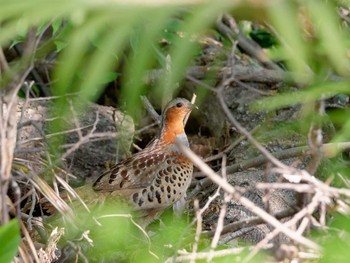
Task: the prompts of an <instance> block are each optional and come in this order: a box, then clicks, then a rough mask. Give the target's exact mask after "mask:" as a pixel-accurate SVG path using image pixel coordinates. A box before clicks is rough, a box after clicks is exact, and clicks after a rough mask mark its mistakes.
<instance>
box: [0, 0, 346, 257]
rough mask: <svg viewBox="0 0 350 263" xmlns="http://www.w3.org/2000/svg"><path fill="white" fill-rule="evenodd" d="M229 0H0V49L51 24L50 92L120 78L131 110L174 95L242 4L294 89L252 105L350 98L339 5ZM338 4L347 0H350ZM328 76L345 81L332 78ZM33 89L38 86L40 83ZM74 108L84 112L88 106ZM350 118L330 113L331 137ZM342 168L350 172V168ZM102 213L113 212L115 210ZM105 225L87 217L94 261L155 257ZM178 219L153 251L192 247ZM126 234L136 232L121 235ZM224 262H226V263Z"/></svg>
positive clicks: (125, 223)
mask: <svg viewBox="0 0 350 263" xmlns="http://www.w3.org/2000/svg"><path fill="white" fill-rule="evenodd" d="M233 2H234V1H203V3H201V4H198V5H194V6H191V5H185V6H184V5H179V4H176V3H175V4H174V3H171V4H164V5H147V4H139V5H135V4H130V3H128V2H127V1H125V2H124V3H123V1H112V0H110V1H108V0H107V1H97V0H96V1H91V0H60V1H47V0H26V1H24V0H11V1H9V0H0V5H1V8H0V29H1V30H0V45H1V46H2V47H4V46H10V45H15V44H17V43H23V42H24V41H25V39H26V34H27V33H28V31H29V29H31V28H35V29H36V32H37V35H39V34H40V33H41V32H42V30H43V28H45V27H46V26H47V25H51V27H52V35H51V36H50V37H51V39H50V40H49V41H51V42H50V43H46V46H45V48H44V47H42V46H41V48H42V49H40V50H38V54H37V56H38V57H39V58H41V57H44V56H45V55H46V54H47V53H49V52H55V54H57V55H58V58H57V63H56V65H55V67H54V70H53V71H54V74H53V80H54V81H53V83H54V84H53V87H52V94H53V95H66V94H67V93H73V92H77V93H79V100H82V101H83V100H85V99H86V100H87V101H88V100H96V99H97V98H98V97H99V96H100V94H101V93H102V92H103V89H104V87H105V85H106V84H107V83H108V82H110V81H115V80H118V83H119V84H120V85H121V87H120V89H121V94H120V95H119V94H118V96H119V99H120V101H122V102H123V103H125V104H126V105H127V110H128V112H129V113H131V114H132V115H134V116H136V115H137V114H138V112H139V109H140V103H139V96H140V95H141V94H145V93H148V92H149V93H152V96H154V97H155V98H157V99H158V101H159V102H160V104H161V103H164V102H166V101H167V100H168V99H169V98H170V97H173V96H176V94H177V92H178V87H179V86H180V85H181V83H182V81H183V79H184V76H185V74H186V70H187V69H188V67H189V66H190V65H191V63H192V62H193V59H194V58H195V56H196V55H197V54H198V53H199V47H200V44H199V42H200V41H199V39H200V38H201V36H203V35H204V34H205V33H206V32H208V31H210V30H212V27H213V24H214V23H215V20H216V19H217V17H218V16H219V15H220V14H222V13H223V12H231V13H232V14H233V15H241V14H247V13H246V12H245V13H241V12H240V11H241V9H240V7H242V6H243V7H244V8H246V7H247V6H248V9H247V8H246V9H244V10H248V11H250V14H249V17H254V18H257V19H259V18H261V17H263V18H264V20H265V21H267V24H269V25H271V28H272V29H273V30H269V32H271V34H270V33H266V32H265V31H256V32H252V33H254V36H253V35H252V38H253V39H257V40H258V39H259V40H261V41H262V42H261V43H263V45H262V46H267V47H268V46H271V45H274V44H275V43H276V41H277V42H278V45H275V46H274V48H273V50H272V51H271V52H272V54H273V58H274V59H276V60H278V61H283V62H284V63H285V64H286V65H287V71H288V75H289V76H290V80H291V83H293V84H295V86H296V87H297V88H295V89H294V90H293V92H286V93H283V94H281V95H277V96H272V97H268V98H265V99H263V100H261V101H259V102H258V103H256V104H255V105H254V107H255V109H258V110H266V111H272V110H276V109H279V108H283V107H289V106H291V105H296V104H300V105H307V104H309V103H314V102H317V101H318V100H320V99H325V98H330V97H332V96H335V95H337V94H339V93H341V94H348V95H349V94H350V88H349V87H350V85H349V84H350V83H349V80H348V77H349V73H350V72H349V70H350V64H349V57H348V55H347V52H348V50H349V44H350V42H349V40H348V39H349V28H348V25H347V26H346V25H345V24H344V23H342V22H341V21H340V19H339V17H338V15H337V7H336V4H338V1H329V0H308V1H297V0H282V1H275V2H274V4H273V5H269V4H266V5H262V6H261V7H256V6H249V3H244V4H242V6H240V5H239V4H237V3H233ZM341 2H342V3H343V2H345V4H349V2H348V1H341ZM257 8H260V9H257ZM238 13H239V14H238ZM214 35H215V34H214ZM218 37H219V36H218ZM163 38H164V39H165V40H166V42H167V44H166V45H165V46H162V44H161V43H160V42H161V40H162V39H163ZM225 41H227V39H226V40H225ZM228 43H229V44H230V45H231V43H230V42H226V44H228ZM167 58H170V59H169V60H167ZM152 69H163V70H164V72H163V74H161V76H160V78H159V79H158V80H157V83H156V85H154V86H152V87H149V86H147V85H146V84H145V82H144V79H145V76H146V75H147V73H148V72H149V71H150V70H152ZM330 75H333V76H334V75H335V76H336V77H339V76H340V77H342V79H341V81H337V82H335V81H334V80H333V79H332V78H330V77H329V76H330ZM215 81H216V79H215V80H214V81H212V83H215ZM1 84H3V82H2V83H1ZM3 86H4V85H3ZM301 87H303V88H301ZM34 89H35V92H36V90H37V89H39V88H38V87H35V88H34ZM204 93H205V92H203V94H204ZM20 96H23V94H20ZM73 103H74V100H73ZM80 105H81V110H83V109H84V105H82V104H80ZM54 106H55V107H54V109H53V110H54V111H55V112H56V113H55V115H56V116H59V115H62V116H63V115H64V114H66V113H67V112H69V105H67V103H66V100H56V101H55V105H54ZM305 111H307V110H305ZM310 115H311V113H308V112H306V113H305V115H304V116H302V117H303V118H302V120H301V122H300V123H299V124H290V125H289V124H288V125H281V127H280V130H279V131H282V130H283V132H284V133H283V134H291V135H293V134H292V133H289V130H288V129H302V128H304V129H306V128H305V127H307V128H308V127H309V126H308V125H305V123H308V122H309V121H310V118H311V117H310ZM348 116H349V111H343V112H342V113H341V114H336V113H335V114H333V116H331V118H332V120H335V122H336V124H338V127H337V128H338V132H337V135H336V136H335V138H334V141H346V140H349V134H350V119H349V118H348ZM62 125H63V123H61V120H59V119H58V120H57V122H56V123H55V124H54V125H53V126H52V130H53V131H52V132H55V131H61V130H62ZM302 126H304V127H302ZM274 135H275V134H273V133H272V132H271V134H269V136H270V137H271V136H274ZM59 143H60V142H59V141H58V142H57V143H56V144H51V145H50V147H51V148H52V152H53V153H57V151H58V150H57V149H59V147H58V144H59ZM337 171H340V170H337V169H335V172H334V174H336V172H337ZM341 173H342V174H349V173H348V170H345V172H342V171H341ZM104 213H116V211H114V210H113V209H111V210H108V211H104ZM102 221H103V225H104V227H97V228H95V227H92V226H91V225H90V223H91V222H89V223H88V224H87V225H86V226H84V227H86V228H89V229H90V228H91V233H92V237H93V239H94V240H96V241H95V244H98V245H96V246H95V247H94V249H93V250H91V251H92V252H91V255H90V256H91V257H99V255H108V256H106V257H107V258H108V257H112V256H113V254H108V253H107V252H106V251H116V250H120V251H122V250H124V249H126V248H128V247H129V248H130V246H131V248H132V249H134V250H135V251H138V252H139V253H136V254H130V258H132V257H135V258H137V260H139V261H140V262H141V261H142V262H147V261H149V262H152V260H153V259H154V258H153V256H152V255H151V254H150V253H149V246H148V245H149V244H148V241H147V238H145V237H144V236H143V235H142V234H141V233H140V232H139V231H138V230H137V229H135V228H134V226H133V225H132V224H130V221H129V220H128V219H125V218H119V219H115V220H114V219H113V220H112V219H111V218H109V219H103V220H102ZM177 223H178V224H176V223H174V224H172V223H170V226H169V228H168V229H165V230H164V232H161V233H160V232H157V233H156V235H155V236H154V237H153V238H152V243H153V245H154V247H152V248H151V250H152V249H154V250H155V251H156V252H158V253H159V254H161V255H164V256H169V255H171V252H173V251H172V250H171V249H169V250H165V249H164V245H162V244H164V243H169V244H171V245H173V248H174V249H175V250H176V249H178V248H180V247H183V246H187V245H188V244H187V242H186V241H185V240H186V238H183V236H186V235H185V234H184V233H183V232H182V230H183V229H184V228H186V227H185V225H186V223H185V222H182V221H181V222H180V221H178V222H177ZM348 223H349V222H348V218H341V219H339V225H337V227H339V228H342V227H346V226H347V225H348ZM17 224H18V223H17V221H15V220H14V221H12V222H10V223H9V224H7V225H4V226H2V227H1V228H0V243H1V244H2V245H1V248H0V262H9V261H10V260H11V259H12V258H13V256H14V255H15V254H16V251H17V246H18V242H19V233H18V232H19V230H18V227H17ZM109 229H113V231H109ZM71 232H74V231H71ZM189 232H190V234H192V232H191V231H189ZM347 232H348V231H347ZM346 234H347V235H348V233H346ZM125 236H133V237H134V238H133V239H130V240H125ZM179 239H180V240H181V241H180V242H179V243H177V244H175V243H174V240H179ZM345 240H346V241H347V242H345V243H344V242H343V241H342V240H340V238H339V237H337V236H335V237H334V239H332V240H331V242H326V244H325V246H326V250H325V251H326V253H325V258H324V262H330V260H333V257H331V256H330V255H331V253H332V251H334V249H337V248H338V247H339V249H341V253H343V254H344V262H345V260H346V259H347V258H348V257H349V255H348V254H349V252H348V251H347V250H346V247H345V245H344V244H347V243H348V241H349V240H348V237H347V239H345ZM5 241H6V242H5ZM342 242H343V243H342ZM5 249H6V250H5ZM2 251H3V252H2ZM5 252H6V253H5ZM94 253H95V254H94ZM106 253H107V254H106ZM338 254H339V253H338ZM142 255H147V256H146V257H145V256H144V257H143V256H142ZM222 262H228V261H227V260H226V259H222Z"/></svg>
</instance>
